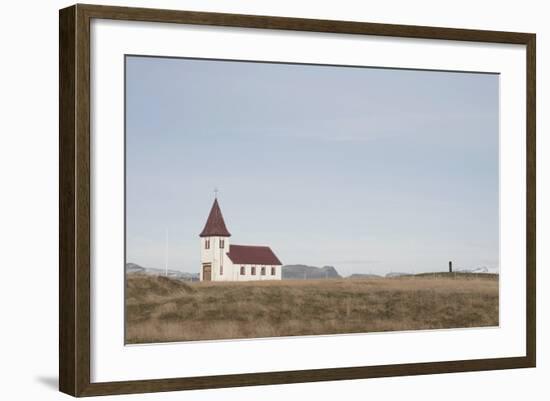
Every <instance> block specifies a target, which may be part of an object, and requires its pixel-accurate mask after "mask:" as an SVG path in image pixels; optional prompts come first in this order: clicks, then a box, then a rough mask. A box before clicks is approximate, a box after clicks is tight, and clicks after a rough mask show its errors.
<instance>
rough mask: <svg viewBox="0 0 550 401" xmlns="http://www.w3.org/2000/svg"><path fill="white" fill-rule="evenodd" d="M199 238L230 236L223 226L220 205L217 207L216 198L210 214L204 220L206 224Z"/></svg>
mask: <svg viewBox="0 0 550 401" xmlns="http://www.w3.org/2000/svg"><path fill="white" fill-rule="evenodd" d="M199 236H200V237H231V234H230V233H229V231H228V230H227V227H226V226H225V221H224V220H223V215H222V211H221V210H220V205H218V198H217V197H216V198H215V199H214V204H213V205H212V209H210V214H209V215H208V219H207V220H206V224H205V226H204V228H203V230H202V232H201V233H200V235H199Z"/></svg>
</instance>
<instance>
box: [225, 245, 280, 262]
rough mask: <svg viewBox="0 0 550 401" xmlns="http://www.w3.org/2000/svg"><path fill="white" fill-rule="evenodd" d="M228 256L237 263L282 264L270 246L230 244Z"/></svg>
mask: <svg viewBox="0 0 550 401" xmlns="http://www.w3.org/2000/svg"><path fill="white" fill-rule="evenodd" d="M227 256H229V259H231V262H233V263H234V264H237V265H239V264H243V265H282V263H281V261H280V260H279V258H277V256H275V254H274V253H273V251H272V250H271V248H270V247H268V246H250V245H229V252H228V253H227Z"/></svg>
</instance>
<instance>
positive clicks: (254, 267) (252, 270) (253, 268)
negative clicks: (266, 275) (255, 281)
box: [250, 266, 256, 276]
mask: <svg viewBox="0 0 550 401" xmlns="http://www.w3.org/2000/svg"><path fill="white" fill-rule="evenodd" d="M250 274H252V275H253V276H255V275H256V266H252V268H251V269H250Z"/></svg>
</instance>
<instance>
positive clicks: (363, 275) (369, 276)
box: [348, 273, 382, 279]
mask: <svg viewBox="0 0 550 401" xmlns="http://www.w3.org/2000/svg"><path fill="white" fill-rule="evenodd" d="M381 277H382V276H379V275H378V274H371V273H354V274H352V275H351V276H348V278H351V279H354V278H381Z"/></svg>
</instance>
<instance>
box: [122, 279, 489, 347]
mask: <svg viewBox="0 0 550 401" xmlns="http://www.w3.org/2000/svg"><path fill="white" fill-rule="evenodd" d="M480 276H482V277H480ZM126 277H127V283H126V297H127V298H126V342H127V343H147V342H164V341H186V340H207V339H208V340H211V339H224V338H256V337H274V336H296V335H313V334H337V333H359V332H375V331H393V330H420V329H442V328H457V327H483V326H496V325H498V323H499V322H498V315H499V314H498V275H487V274H485V275H474V274H466V273H462V274H452V275H449V274H439V275H433V274H432V275H426V276H408V277H395V278H357V279H336V278H335V279H331V280H283V281H263V282H259V281H258V282H242V283H216V282H183V281H181V280H174V279H170V278H166V277H158V276H150V275H144V274H139V273H135V274H130V275H127V276H126Z"/></svg>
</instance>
